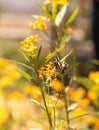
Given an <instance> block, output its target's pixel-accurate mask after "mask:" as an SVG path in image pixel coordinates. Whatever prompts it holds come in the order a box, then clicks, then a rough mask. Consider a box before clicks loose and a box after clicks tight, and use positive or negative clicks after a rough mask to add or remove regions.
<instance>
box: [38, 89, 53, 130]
mask: <svg viewBox="0 0 99 130" xmlns="http://www.w3.org/2000/svg"><path fill="white" fill-rule="evenodd" d="M40 88H41V93H42V97H43V102H44V106H45V110H46V114H47V117H48V121H49V124H50V128H51V129H52V128H53V125H52V121H51V117H50V115H49V111H48V108H47V104H46V100H45V95H44V91H43V88H42V87H40Z"/></svg>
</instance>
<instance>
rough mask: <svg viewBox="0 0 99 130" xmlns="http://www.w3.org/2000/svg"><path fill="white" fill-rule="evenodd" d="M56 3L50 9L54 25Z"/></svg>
mask: <svg viewBox="0 0 99 130" xmlns="http://www.w3.org/2000/svg"><path fill="white" fill-rule="evenodd" d="M57 9H58V8H57V2H55V3H54V5H53V8H52V20H53V23H54V20H55V17H56V13H57Z"/></svg>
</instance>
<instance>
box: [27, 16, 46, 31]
mask: <svg viewBox="0 0 99 130" xmlns="http://www.w3.org/2000/svg"><path fill="white" fill-rule="evenodd" d="M29 26H30V27H31V28H33V29H35V30H36V29H40V30H46V29H47V25H46V23H45V22H44V20H43V17H42V16H39V17H38V18H37V19H36V21H35V22H31V23H30V24H29Z"/></svg>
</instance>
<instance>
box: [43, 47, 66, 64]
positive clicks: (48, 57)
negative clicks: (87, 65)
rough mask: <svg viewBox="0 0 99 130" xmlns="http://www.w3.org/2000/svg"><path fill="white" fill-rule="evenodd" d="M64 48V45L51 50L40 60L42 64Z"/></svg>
mask: <svg viewBox="0 0 99 130" xmlns="http://www.w3.org/2000/svg"><path fill="white" fill-rule="evenodd" d="M63 48H64V45H63V46H61V47H60V48H59V49H57V50H55V51H53V52H52V53H50V54H49V55H47V56H46V57H45V59H44V61H43V62H42V64H46V63H47V62H48V61H50V60H51V59H52V58H53V57H54V56H55V55H56V54H57V53H59V52H61V50H62V49H63Z"/></svg>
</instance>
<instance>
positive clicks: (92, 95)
mask: <svg viewBox="0 0 99 130" xmlns="http://www.w3.org/2000/svg"><path fill="white" fill-rule="evenodd" d="M87 96H88V98H89V99H91V100H95V99H97V96H98V95H97V93H96V92H95V91H93V90H89V91H88V93H87Z"/></svg>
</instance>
